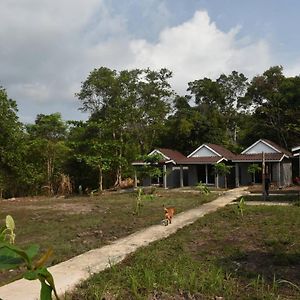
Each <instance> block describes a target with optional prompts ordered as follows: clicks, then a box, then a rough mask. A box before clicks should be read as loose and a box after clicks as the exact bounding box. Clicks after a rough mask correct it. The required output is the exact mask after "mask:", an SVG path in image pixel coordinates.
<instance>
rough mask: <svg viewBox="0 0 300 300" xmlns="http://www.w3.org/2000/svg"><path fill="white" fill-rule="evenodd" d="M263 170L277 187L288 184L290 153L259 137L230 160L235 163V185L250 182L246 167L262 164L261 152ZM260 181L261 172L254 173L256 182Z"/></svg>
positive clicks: (290, 176)
mask: <svg viewBox="0 0 300 300" xmlns="http://www.w3.org/2000/svg"><path fill="white" fill-rule="evenodd" d="M262 153H264V160H265V172H266V174H268V176H269V177H270V180H271V182H272V183H273V184H275V185H277V187H279V188H281V187H283V186H288V185H290V184H291V183H292V161H291V158H292V153H291V152H289V151H288V150H286V149H283V148H282V147H280V146H278V145H277V144H275V143H273V142H272V141H269V140H266V139H260V140H258V141H256V142H255V143H254V144H252V145H251V146H250V147H248V148H247V149H245V150H244V151H243V152H242V153H241V154H239V155H235V157H234V158H233V159H232V162H233V163H235V164H236V171H237V174H236V176H237V186H238V185H239V184H241V185H247V184H249V183H250V182H252V178H251V176H252V175H251V174H250V173H249V172H248V168H249V166H250V165H251V164H258V165H259V166H260V167H261V166H262V161H263V154H262ZM261 181H262V172H258V173H257V174H256V182H261Z"/></svg>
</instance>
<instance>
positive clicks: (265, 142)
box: [241, 139, 281, 154]
mask: <svg viewBox="0 0 300 300" xmlns="http://www.w3.org/2000/svg"><path fill="white" fill-rule="evenodd" d="M260 142H261V143H264V144H265V145H267V146H268V147H270V148H272V149H273V150H275V151H276V152H278V153H280V152H281V151H279V150H278V149H276V148H275V147H274V146H273V145H270V144H269V143H268V142H267V141H265V140H263V139H260V140H258V141H256V142H255V143H254V144H252V145H251V146H249V147H248V148H247V149H245V150H244V151H243V152H242V153H241V154H247V153H246V152H248V151H249V150H250V149H251V148H253V147H254V146H256V145H257V144H258V143H260Z"/></svg>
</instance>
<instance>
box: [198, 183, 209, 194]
mask: <svg viewBox="0 0 300 300" xmlns="http://www.w3.org/2000/svg"><path fill="white" fill-rule="evenodd" d="M196 188H197V190H199V191H200V194H204V195H209V194H210V190H209V188H208V187H207V185H206V184H204V183H202V181H200V182H199V183H198V184H197V185H196Z"/></svg>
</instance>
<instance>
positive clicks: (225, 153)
mask: <svg viewBox="0 0 300 300" xmlns="http://www.w3.org/2000/svg"><path fill="white" fill-rule="evenodd" d="M205 145H207V146H208V147H210V148H211V149H213V150H214V151H216V152H217V153H219V154H220V155H222V156H223V157H225V158H226V159H232V158H233V157H234V156H235V154H234V153H232V152H231V151H229V150H228V149H226V148H224V147H223V146H220V145H216V144H205Z"/></svg>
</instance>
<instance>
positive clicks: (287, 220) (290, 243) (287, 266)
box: [66, 205, 300, 300]
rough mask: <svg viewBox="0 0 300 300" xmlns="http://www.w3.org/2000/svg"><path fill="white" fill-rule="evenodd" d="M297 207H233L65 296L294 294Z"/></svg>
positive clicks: (299, 292)
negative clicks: (241, 209) (241, 210)
mask: <svg viewBox="0 0 300 300" xmlns="http://www.w3.org/2000/svg"><path fill="white" fill-rule="evenodd" d="M299 268H300V209H299V208H298V207H293V206H291V207H277V206H276V207H260V206H246V207H245V210H244V216H243V217H241V216H240V215H239V214H238V212H237V211H236V208H235V206H233V205H232V206H228V207H226V208H224V209H221V210H219V211H217V212H215V213H212V214H209V215H207V216H205V217H203V218H201V219H200V220H199V221H197V222H196V223H195V224H193V225H191V226H189V227H186V228H184V229H182V230H180V231H179V232H177V233H176V234H175V235H172V236H171V237H169V238H167V239H165V240H162V241H158V242H155V243H153V244H151V245H150V246H149V247H146V248H143V249H140V250H138V251H137V252H136V253H135V254H133V255H132V256H130V257H128V258H127V259H126V260H125V261H124V262H123V263H121V264H118V265H115V266H112V268H110V269H109V270H106V271H104V272H101V273H99V274H97V275H94V276H92V277H91V278H90V279H89V280H87V281H85V282H83V283H82V284H81V285H80V286H78V288H77V289H76V290H75V291H74V292H73V294H69V295H67V296H66V299H72V300H79V299H91V300H92V299H93V300H97V299H165V300H167V299H179V300H181V299H182V300H183V299H214V297H215V296H219V297H224V298H225V299H242V300H243V299H270V300H271V299H272V300H273V299H299V298H300V280H299Z"/></svg>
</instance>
